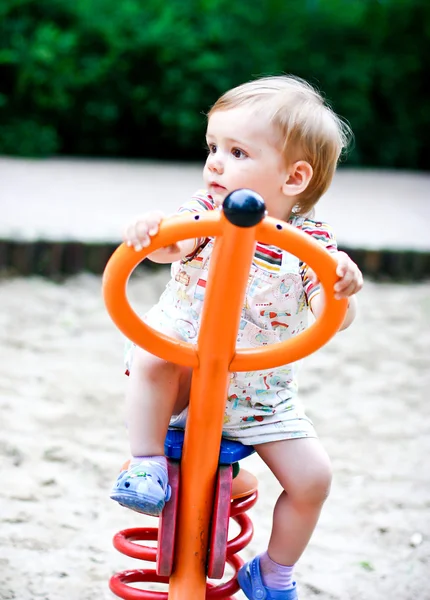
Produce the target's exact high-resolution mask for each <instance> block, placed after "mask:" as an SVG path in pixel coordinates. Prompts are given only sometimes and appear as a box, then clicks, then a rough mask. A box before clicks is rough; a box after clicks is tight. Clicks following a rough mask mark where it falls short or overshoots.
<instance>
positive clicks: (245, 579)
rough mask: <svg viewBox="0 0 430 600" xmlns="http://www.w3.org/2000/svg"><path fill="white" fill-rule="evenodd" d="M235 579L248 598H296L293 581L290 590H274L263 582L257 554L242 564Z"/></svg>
mask: <svg viewBox="0 0 430 600" xmlns="http://www.w3.org/2000/svg"><path fill="white" fill-rule="evenodd" d="M237 581H238V582H239V585H240V587H241V588H242V591H243V592H244V594H245V596H246V597H247V598H248V599H249V600H298V596H297V590H296V584H295V582H294V587H293V588H291V589H290V590H274V589H272V588H269V587H266V586H265V585H264V584H263V580H262V578H261V573H260V557H259V556H256V557H255V558H254V559H253V560H251V561H250V562H248V563H246V564H245V565H243V567H242V568H241V569H240V570H239V572H238V574H237Z"/></svg>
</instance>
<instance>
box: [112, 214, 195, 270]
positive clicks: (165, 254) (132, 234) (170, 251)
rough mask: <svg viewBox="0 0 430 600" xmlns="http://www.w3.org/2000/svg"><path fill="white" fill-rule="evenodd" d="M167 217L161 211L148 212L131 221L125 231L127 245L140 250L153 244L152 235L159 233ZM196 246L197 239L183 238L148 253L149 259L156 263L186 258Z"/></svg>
mask: <svg viewBox="0 0 430 600" xmlns="http://www.w3.org/2000/svg"><path fill="white" fill-rule="evenodd" d="M164 217H165V215H164V214H163V213H161V212H160V211H153V212H148V213H146V214H144V215H142V216H140V217H138V218H137V219H135V220H134V221H133V223H130V224H129V225H128V226H127V227H126V228H125V229H124V233H123V240H124V242H125V243H126V244H127V246H133V247H134V249H135V250H136V251H137V252H138V251H140V250H142V248H147V247H148V246H150V244H151V238H152V236H154V235H156V234H157V233H158V229H159V225H160V222H161V221H162V219H163V218H164ZM195 247H196V240H181V241H180V242H176V243H175V244H172V245H170V246H166V247H165V248H160V249H159V250H155V251H154V252H152V253H151V254H148V257H147V258H149V259H151V260H152V261H153V262H156V263H172V262H175V261H177V260H180V259H182V258H185V257H186V256H188V255H189V254H191V252H192V251H193V250H194V249H195Z"/></svg>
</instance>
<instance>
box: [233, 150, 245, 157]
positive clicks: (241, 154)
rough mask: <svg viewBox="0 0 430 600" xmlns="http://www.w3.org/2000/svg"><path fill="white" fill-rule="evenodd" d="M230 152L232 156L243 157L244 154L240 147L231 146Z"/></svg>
mask: <svg viewBox="0 0 430 600" xmlns="http://www.w3.org/2000/svg"><path fill="white" fill-rule="evenodd" d="M231 153H232V154H233V156H234V158H245V157H246V154H245V152H244V151H243V150H241V149H240V148H233V149H232V151H231Z"/></svg>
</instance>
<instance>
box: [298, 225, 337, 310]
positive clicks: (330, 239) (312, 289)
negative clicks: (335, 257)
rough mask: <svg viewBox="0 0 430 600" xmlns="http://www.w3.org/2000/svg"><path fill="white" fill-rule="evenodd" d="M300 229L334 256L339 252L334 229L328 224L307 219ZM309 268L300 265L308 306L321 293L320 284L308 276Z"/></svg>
mask: <svg viewBox="0 0 430 600" xmlns="http://www.w3.org/2000/svg"><path fill="white" fill-rule="evenodd" d="M300 229H301V230H302V231H304V232H305V233H307V234H308V235H311V236H312V237H313V238H314V239H315V240H317V241H318V242H319V243H320V244H322V245H323V246H324V248H325V249H326V250H327V251H328V252H331V253H333V254H335V253H336V252H337V242H336V238H335V235H334V232H333V229H332V228H331V227H330V225H328V224H327V223H323V222H321V221H313V220H312V219H305V220H304V221H303V223H302V225H301V226H300ZM308 273H309V266H308V265H307V264H306V263H305V262H301V263H300V274H301V276H302V281H303V288H304V290H305V294H306V297H307V300H308V304H309V303H310V301H311V300H312V298H313V297H314V296H316V295H317V294H319V293H320V287H321V286H320V284H319V283H316V284H315V283H314V282H313V281H312V280H311V279H310V278H309V276H308Z"/></svg>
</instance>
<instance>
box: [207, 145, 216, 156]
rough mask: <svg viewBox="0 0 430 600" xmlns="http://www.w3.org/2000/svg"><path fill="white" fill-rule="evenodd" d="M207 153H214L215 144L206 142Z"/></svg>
mask: <svg viewBox="0 0 430 600" xmlns="http://www.w3.org/2000/svg"><path fill="white" fill-rule="evenodd" d="M208 151H209V154H215V152H216V144H208Z"/></svg>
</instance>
